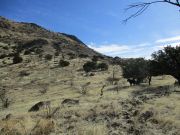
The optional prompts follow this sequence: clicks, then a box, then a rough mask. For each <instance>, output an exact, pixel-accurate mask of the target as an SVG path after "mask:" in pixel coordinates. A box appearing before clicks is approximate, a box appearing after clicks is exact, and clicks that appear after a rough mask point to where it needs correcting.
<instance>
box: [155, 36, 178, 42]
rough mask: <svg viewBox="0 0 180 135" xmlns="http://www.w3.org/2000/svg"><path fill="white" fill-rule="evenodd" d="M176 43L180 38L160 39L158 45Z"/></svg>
mask: <svg viewBox="0 0 180 135" xmlns="http://www.w3.org/2000/svg"><path fill="white" fill-rule="evenodd" d="M174 41H180V36H175V37H171V38H164V39H159V40H157V41H156V43H168V42H174Z"/></svg>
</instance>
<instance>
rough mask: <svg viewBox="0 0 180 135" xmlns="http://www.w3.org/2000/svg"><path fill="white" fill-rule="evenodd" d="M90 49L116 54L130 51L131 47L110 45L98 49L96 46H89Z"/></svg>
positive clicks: (100, 46)
mask: <svg viewBox="0 0 180 135" xmlns="http://www.w3.org/2000/svg"><path fill="white" fill-rule="evenodd" d="M89 47H90V48H92V49H94V50H96V51H98V52H100V53H105V54H107V53H108V54H116V53H120V52H122V51H127V50H129V47H128V46H126V45H118V44H110V45H99V46H98V47H96V46H95V45H89Z"/></svg>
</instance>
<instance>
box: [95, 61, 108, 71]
mask: <svg viewBox="0 0 180 135" xmlns="http://www.w3.org/2000/svg"><path fill="white" fill-rule="evenodd" d="M97 68H98V69H101V71H105V70H108V64H106V63H99V64H97Z"/></svg>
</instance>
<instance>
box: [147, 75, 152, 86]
mask: <svg viewBox="0 0 180 135" xmlns="http://www.w3.org/2000/svg"><path fill="white" fill-rule="evenodd" d="M151 78H152V77H151V76H149V77H148V82H149V85H151Z"/></svg>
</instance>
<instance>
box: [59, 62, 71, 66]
mask: <svg viewBox="0 0 180 135" xmlns="http://www.w3.org/2000/svg"><path fill="white" fill-rule="evenodd" d="M69 64H70V63H69V62H68V61H65V60H60V61H59V66H60V67H67V66H69Z"/></svg>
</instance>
